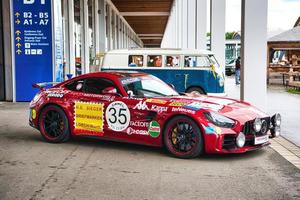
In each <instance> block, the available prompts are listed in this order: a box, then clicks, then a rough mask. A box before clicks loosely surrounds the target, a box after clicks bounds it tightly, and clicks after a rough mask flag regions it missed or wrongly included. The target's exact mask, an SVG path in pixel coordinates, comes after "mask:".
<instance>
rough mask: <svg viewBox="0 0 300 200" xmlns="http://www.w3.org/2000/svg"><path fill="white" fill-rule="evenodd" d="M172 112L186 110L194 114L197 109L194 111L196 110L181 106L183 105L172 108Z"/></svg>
mask: <svg viewBox="0 0 300 200" xmlns="http://www.w3.org/2000/svg"><path fill="white" fill-rule="evenodd" d="M172 112H186V113H189V114H193V115H194V114H195V113H196V111H194V110H189V109H186V108H181V107H175V108H172Z"/></svg>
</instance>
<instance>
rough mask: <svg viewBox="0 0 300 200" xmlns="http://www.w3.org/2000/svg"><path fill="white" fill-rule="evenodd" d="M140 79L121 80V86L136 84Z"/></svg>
mask: <svg viewBox="0 0 300 200" xmlns="http://www.w3.org/2000/svg"><path fill="white" fill-rule="evenodd" d="M140 80H141V79H140V78H136V77H135V78H125V79H122V80H121V83H122V85H127V84H130V83H134V82H137V81H140Z"/></svg>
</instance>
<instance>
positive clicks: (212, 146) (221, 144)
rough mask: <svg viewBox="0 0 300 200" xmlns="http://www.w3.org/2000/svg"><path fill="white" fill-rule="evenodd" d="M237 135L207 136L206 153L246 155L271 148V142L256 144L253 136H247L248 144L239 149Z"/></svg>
mask: <svg viewBox="0 0 300 200" xmlns="http://www.w3.org/2000/svg"><path fill="white" fill-rule="evenodd" d="M236 137H237V134H219V135H218V134H211V135H206V136H205V141H206V142H205V152H206V153H217V154H224V153H245V152H247V151H253V150H257V149H261V148H263V147H266V146H269V145H270V142H269V141H267V142H265V143H262V144H257V145H255V144H254V137H253V136H246V143H245V146H243V147H241V148H240V147H237V145H236V141H235V139H236Z"/></svg>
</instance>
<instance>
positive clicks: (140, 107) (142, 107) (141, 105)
mask: <svg viewBox="0 0 300 200" xmlns="http://www.w3.org/2000/svg"><path fill="white" fill-rule="evenodd" d="M133 109H137V110H149V107H148V106H147V104H146V101H144V102H143V101H140V102H139V103H138V104H136V105H135V106H134V107H133Z"/></svg>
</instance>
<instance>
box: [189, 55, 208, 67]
mask: <svg viewBox="0 0 300 200" xmlns="http://www.w3.org/2000/svg"><path fill="white" fill-rule="evenodd" d="M210 66H211V62H210V59H209V58H208V57H207V56H185V57H184V67H198V68H199V67H210Z"/></svg>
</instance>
